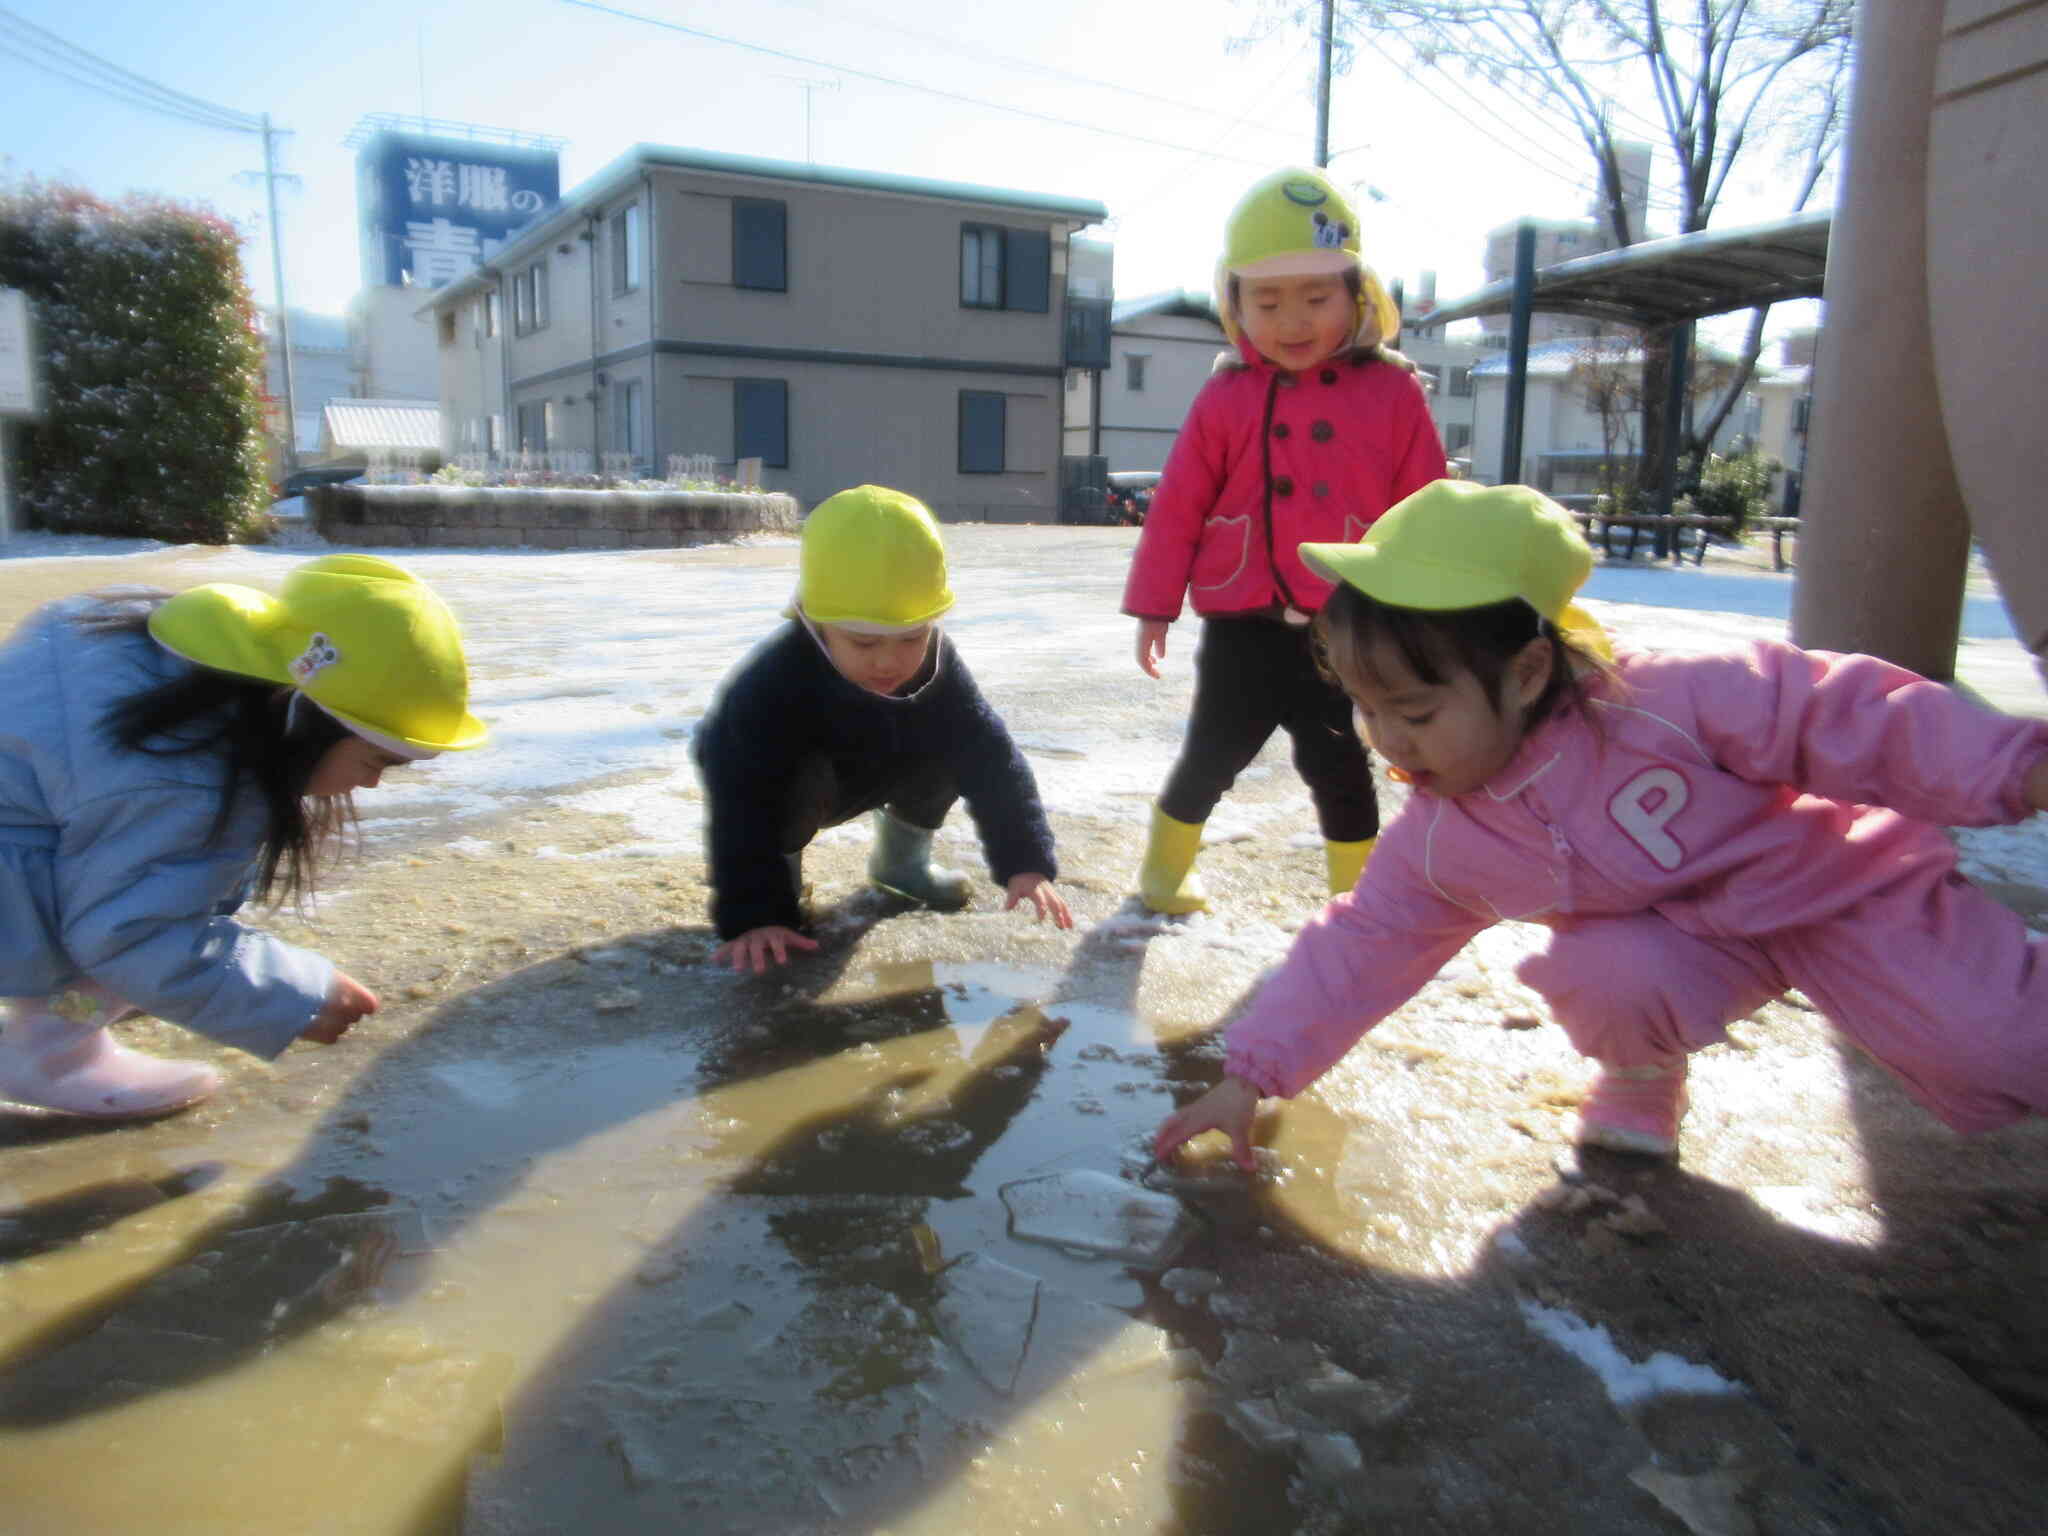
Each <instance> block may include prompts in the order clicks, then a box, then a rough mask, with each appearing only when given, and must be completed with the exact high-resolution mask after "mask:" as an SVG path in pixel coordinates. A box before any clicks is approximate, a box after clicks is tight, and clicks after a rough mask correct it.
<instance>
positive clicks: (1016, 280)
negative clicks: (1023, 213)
mask: <svg viewBox="0 0 2048 1536" xmlns="http://www.w3.org/2000/svg"><path fill="white" fill-rule="evenodd" d="M1003 308H1005V309H1028V310H1030V311H1032V312H1033V313H1034V314H1040V315H1042V314H1044V313H1045V312H1046V311H1047V310H1048V309H1050V308H1052V236H1051V235H1048V234H1047V233H1046V232H1045V231H1044V230H1042V229H1006V230H1004V231H1003Z"/></svg>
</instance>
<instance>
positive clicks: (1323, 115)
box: [1316, 0, 1337, 167]
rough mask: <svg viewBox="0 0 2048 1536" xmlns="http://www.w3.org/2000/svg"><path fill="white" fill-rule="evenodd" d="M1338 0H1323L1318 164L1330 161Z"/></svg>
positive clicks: (1318, 75) (1318, 68)
mask: <svg viewBox="0 0 2048 1536" xmlns="http://www.w3.org/2000/svg"><path fill="white" fill-rule="evenodd" d="M1336 11H1337V0H1323V35H1322V48H1321V51H1320V57H1319V58H1318V59H1317V62H1316V164H1317V166H1319V167H1320V166H1325V165H1328V164H1329V163H1330V33H1331V32H1332V31H1333V30H1335V28H1336V24H1337V17H1336Z"/></svg>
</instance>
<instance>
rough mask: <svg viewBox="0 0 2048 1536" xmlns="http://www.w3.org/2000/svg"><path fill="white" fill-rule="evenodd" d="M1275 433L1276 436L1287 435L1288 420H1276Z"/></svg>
mask: <svg viewBox="0 0 2048 1536" xmlns="http://www.w3.org/2000/svg"><path fill="white" fill-rule="evenodd" d="M1273 435H1274V436H1275V437H1285V436H1286V435H1287V423H1286V422H1284V421H1276V422H1274V423H1273Z"/></svg>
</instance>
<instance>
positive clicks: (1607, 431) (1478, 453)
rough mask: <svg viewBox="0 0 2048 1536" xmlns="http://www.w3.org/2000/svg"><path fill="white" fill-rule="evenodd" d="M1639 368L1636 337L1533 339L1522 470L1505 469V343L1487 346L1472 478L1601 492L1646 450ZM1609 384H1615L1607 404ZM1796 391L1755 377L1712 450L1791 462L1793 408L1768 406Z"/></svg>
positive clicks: (1706, 358)
mask: <svg viewBox="0 0 2048 1536" xmlns="http://www.w3.org/2000/svg"><path fill="white" fill-rule="evenodd" d="M1694 361H1695V364H1696V365H1697V364H1699V363H1720V364H1724V365H1725V364H1730V363H1732V362H1733V361H1734V359H1733V358H1731V357H1729V356H1727V355H1726V354H1725V353H1720V352H1717V351H1714V350H1713V349H1711V348H1706V347H1702V348H1699V349H1697V350H1696V352H1695V354H1694ZM1642 366H1643V356H1642V350H1641V347H1640V345H1639V344H1638V343H1637V341H1636V339H1635V338H1634V337H1633V336H1632V335H1617V336H1605V337H1600V336H1577V337H1560V338H1558V339H1555V340H1552V341H1546V342H1540V343H1535V344H1532V345H1531V346H1530V348H1529V364H1528V374H1527V382H1526V387H1525V391H1524V397H1523V404H1522V457H1521V463H1520V465H1519V468H1518V470H1517V472H1516V473H1514V474H1512V475H1503V472H1502V465H1501V450H1502V447H1503V444H1504V442H1505V438H1506V420H1507V383H1508V358H1507V354H1506V352H1505V351H1504V350H1501V351H1493V352H1491V353H1490V354H1489V355H1488V356H1487V357H1486V358H1484V359H1483V360H1482V361H1480V362H1479V363H1477V364H1475V365H1474V366H1473V368H1472V375H1471V377H1472V385H1473V391H1474V400H1473V406H1474V411H1473V437H1472V451H1471V460H1472V467H1471V473H1472V478H1473V479H1475V480H1479V481H1483V482H1485V483H1486V484H1489V485H1492V484H1497V483H1499V482H1500V481H1501V480H1502V479H1504V478H1506V479H1513V480H1518V481H1520V482H1521V483H1523V484H1525V485H1533V486H1535V487H1536V488H1537V489H1538V490H1541V491H1544V492H1546V493H1548V494H1549V495H1552V496H1555V497H1558V498H1560V499H1564V500H1569V499H1571V498H1575V497H1582V496H1589V495H1591V494H1593V493H1595V492H1597V491H1599V490H1600V489H1602V486H1603V480H1604V479H1605V477H1606V475H1607V474H1608V472H1609V468H1610V465H1614V464H1619V463H1621V462H1624V461H1627V460H1631V459H1633V458H1634V457H1635V456H1636V455H1637V454H1638V453H1639V452H1640V449H1641V443H1640V433H1641V412H1640V407H1639V405H1638V403H1637V402H1638V397H1639V395H1640V391H1641V386H1640V380H1641V377H1642ZM1760 371H1761V370H1760ZM1603 387H1604V388H1606V389H1607V390H1608V391H1610V392H1608V393H1607V395H1606V399H1605V401H1604V409H1603V399H1602V395H1603ZM1795 390H1796V391H1799V392H1801V393H1803V385H1802V384H1800V383H1798V382H1797V381H1788V383H1787V384H1786V385H1784V386H1780V385H1778V384H1777V383H1776V381H1775V376H1767V377H1765V378H1762V379H1759V380H1757V381H1755V382H1753V383H1752V385H1751V387H1750V388H1749V389H1748V390H1746V391H1745V392H1744V395H1743V398H1742V400H1741V401H1740V402H1738V404H1737V405H1736V408H1735V409H1734V410H1733V411H1731V412H1730V413H1729V415H1728V419H1727V421H1726V422H1724V423H1723V424H1722V427H1721V430H1720V431H1719V432H1718V433H1717V434H1716V435H1715V438H1714V448H1715V451H1716V452H1720V453H1727V452H1733V451H1736V450H1738V449H1741V448H1745V447H1749V446H1752V445H1754V446H1756V447H1759V448H1761V449H1762V450H1763V451H1764V452H1765V453H1766V454H1769V455H1771V456H1772V457H1775V458H1779V459H1780V461H1781V462H1785V463H1791V462H1793V461H1794V459H1796V455H1797V446H1796V443H1795V442H1794V441H1793V439H1792V437H1791V435H1790V427H1791V424H1792V422H1793V420H1794V408H1793V407H1791V406H1789V405H1785V404H1783V403H1777V404H1774V405H1773V406H1772V407H1771V409H1770V410H1768V411H1767V409H1766V400H1767V399H1771V400H1776V401H1782V400H1783V399H1784V398H1787V397H1788V396H1789V397H1793V398H1796V396H1792V395H1791V392H1792V391H1795ZM1767 429H1768V430H1767ZM1781 440H1782V447H1781V446H1780V442H1781ZM1787 455H1791V456H1792V457H1789V458H1788V457H1787ZM1782 483H1783V482H1782V479H1781V480H1780V485H1782Z"/></svg>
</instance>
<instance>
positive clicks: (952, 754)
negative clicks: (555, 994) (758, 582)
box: [692, 485, 1074, 975]
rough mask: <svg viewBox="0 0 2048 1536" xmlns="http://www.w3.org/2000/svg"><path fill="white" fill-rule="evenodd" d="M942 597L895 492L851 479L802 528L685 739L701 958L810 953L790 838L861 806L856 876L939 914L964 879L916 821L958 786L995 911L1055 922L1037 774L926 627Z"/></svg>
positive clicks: (931, 562) (930, 539)
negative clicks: (991, 880)
mask: <svg viewBox="0 0 2048 1536" xmlns="http://www.w3.org/2000/svg"><path fill="white" fill-rule="evenodd" d="M952 606H953V594H952V591H951V590H950V588H949V587H948V586H947V583H946V552H945V546H944V544H943V543H942V542H941V541H940V538H939V530H938V525H937V523H936V522H935V521H934V520H933V518H932V515H931V513H930V512H929V511H928V510H927V509H926V508H925V507H924V505H923V504H922V503H921V502H918V501H916V500H915V499H913V498H912V497H909V496H906V495H904V494H902V493H901V492H900V491H891V490H885V489H883V488H882V487H880V486H873V485H863V486H858V487H856V488H855V489H853V490H848V491H841V492H840V493H839V494H838V495H836V496H832V497H828V498H827V499H826V500H825V501H823V502H820V503H819V504H818V506H817V507H816V508H815V509H814V510H813V511H812V512H811V515H810V516H809V517H808V518H807V519H806V520H805V522H804V532H803V554H802V559H801V575H800V577H799V580H798V586H797V595H796V601H795V603H794V604H792V606H791V607H790V609H789V611H788V616H789V617H790V619H791V620H792V621H793V622H791V623H789V624H786V625H784V626H783V627H782V628H781V629H779V630H777V631H776V632H775V633H774V634H772V635H770V636H769V637H768V639H767V640H766V641H764V642H763V643H762V644H761V645H760V646H758V647H757V648H756V649H755V650H754V652H753V653H752V654H751V655H749V656H748V657H747V659H746V660H745V661H743V662H741V663H740V665H739V666H738V667H737V668H736V669H735V670H734V671H733V673H732V675H731V676H730V677H728V678H727V679H726V681H725V685H724V687H723V688H722V689H721V690H720V692H719V696H718V698H717V700H716V701H715V702H714V703H713V704H712V706H711V709H710V712H709V713H708V714H707V715H706V716H705V717H704V720H703V723H702V724H701V725H700V726H699V727H698V730H697V735H696V739H695V741H694V743H693V746H692V751H693V754H694V756H695V757H696V760H697V769H698V772H699V774H700V775H701V776H702V778H703V782H704V794H705V799H706V802H707V804H708V806H709V811H710V865H711V885H712V890H713V895H712V902H711V915H712V920H713V922H714V923H715V924H716V926H717V928H718V936H719V938H721V939H722V940H724V941H725V942H724V943H723V944H721V945H720V947H719V949H718V950H717V952H716V953H715V954H714V955H713V956H712V958H713V960H714V961H722V962H726V963H729V964H730V965H731V966H732V968H733V969H734V970H752V971H753V972H755V973H756V974H757V975H758V974H760V973H762V972H764V971H766V970H767V969H768V967H769V966H770V965H771V964H775V965H780V964H782V963H783V962H784V961H786V960H788V959H789V956H790V952H791V951H792V950H796V949H816V948H817V947H818V946H817V942H816V941H815V940H813V939H810V938H807V937H805V936H804V934H803V933H801V932H800V931H799V929H800V928H801V926H802V923H803V914H802V910H801V906H802V889H803V878H802V861H803V850H804V848H805V847H806V846H807V845H808V844H809V843H810V841H811V839H812V838H814V837H816V836H817V835H818V833H819V832H820V831H821V830H823V829H824V828H826V827H830V826H836V825H838V824H839V823H841V822H844V821H850V820H852V819H853V818H854V817H855V816H858V815H860V814H862V813H863V812H867V811H872V812H873V813H874V822H875V844H874V849H873V852H872V853H871V854H870V855H869V858H868V877H869V879H871V880H872V881H873V882H874V883H875V884H876V885H878V886H880V887H882V888H883V889H885V890H888V891H891V892H893V893H895V894H896V895H899V896H904V897H907V898H908V899H910V900H912V901H916V902H919V903H921V904H923V905H925V906H929V907H934V908H937V909H939V910H941V911H956V910H958V909H959V908H961V907H964V906H965V905H966V904H967V902H968V899H969V892H968V882H967V880H966V878H965V877H964V876H962V875H959V874H957V873H954V872H953V871H950V870H943V869H933V868H932V865H931V845H932V833H933V832H934V831H936V830H937V829H938V827H939V825H940V824H941V823H942V822H944V821H945V819H946V813H947V812H948V811H949V810H950V809H951V808H952V806H953V802H954V801H955V800H957V799H960V798H962V797H963V796H964V797H965V798H966V801H967V809H968V813H969V814H970V815H971V816H973V818H974V823H975V827H976V829H977V830H978V831H979V832H980V834H981V843H982V849H983V851H984V853H985V854H986V855H987V858H988V866H989V872H990V874H991V875H993V876H994V877H995V882H996V884H998V885H1000V886H1001V887H1003V890H1004V892H1005V894H1006V896H1007V898H1008V899H1007V900H1006V901H1005V903H1004V910H1005V911H1008V910H1010V909H1011V908H1014V907H1016V906H1019V905H1020V904H1022V903H1024V902H1027V901H1028V902H1030V903H1031V905H1032V906H1033V907H1034V908H1035V909H1036V911H1037V913H1038V915H1039V917H1041V918H1044V917H1051V918H1052V920H1053V921H1054V922H1055V923H1056V924H1058V925H1059V926H1060V927H1062V928H1071V927H1072V926H1073V922H1074V920H1073V917H1072V915H1071V914H1070V913H1069V912H1068V910H1067V904H1066V901H1065V899H1064V898H1062V897H1061V895H1060V893H1059V891H1058V890H1057V889H1055V888H1054V886H1053V879H1054V876H1055V875H1056V874H1057V872H1058V871H1057V866H1056V864H1055V862H1054V859H1053V847H1052V833H1051V831H1050V829H1049V828H1048V827H1047V826H1046V821H1045V812H1044V810H1043V808H1042V807H1041V806H1040V805H1039V801H1038V785H1037V782H1036V781H1035V780H1034V779H1033V778H1032V776H1031V769H1030V767H1029V766H1028V765H1027V764H1026V763H1025V761H1024V757H1023V754H1022V753H1020V752H1019V751H1018V750H1017V747H1016V744H1015V743H1014V742H1013V741H1011V739H1010V733H1009V732H1008V731H1007V730H1006V729H1004V727H1003V722H1002V721H1001V720H1000V719H999V718H998V717H997V715H996V713H995V711H994V710H992V709H990V708H989V706H988V704H987V702H986V701H985V700H984V699H983V698H982V696H981V691H980V690H979V689H978V688H976V687H975V686H974V679H973V677H972V676H971V675H969V673H968V671H967V667H966V664H965V663H964V662H963V661H961V659H960V654H959V652H958V651H957V650H955V649H954V646H953V643H952V641H951V640H950V639H948V638H947V637H946V635H945V633H944V632H943V631H942V630H941V629H940V627H939V620H940V618H941V617H942V616H943V615H944V614H945V613H946V611H947V610H948V609H950V608H951V607H952Z"/></svg>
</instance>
